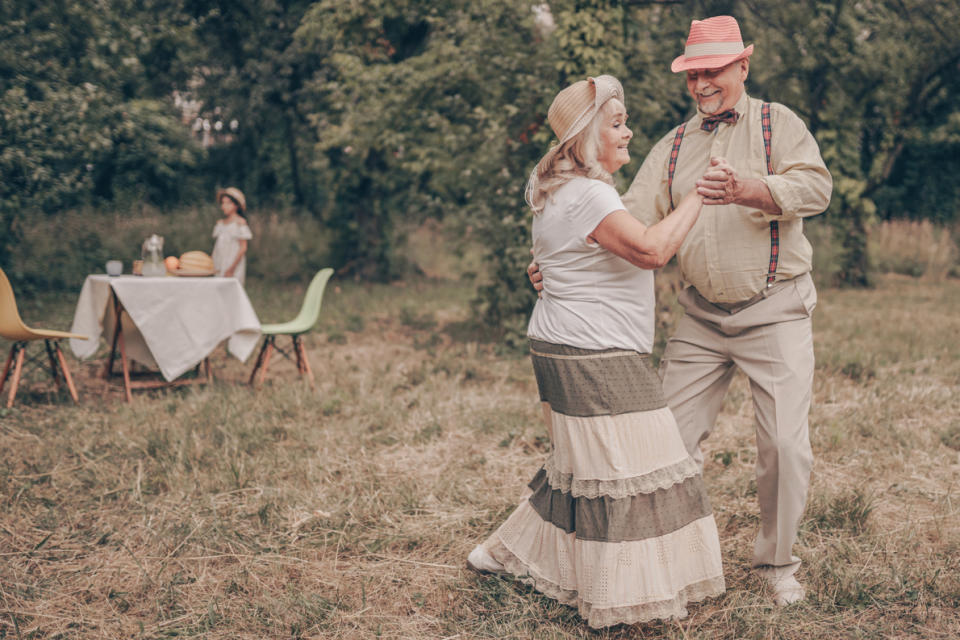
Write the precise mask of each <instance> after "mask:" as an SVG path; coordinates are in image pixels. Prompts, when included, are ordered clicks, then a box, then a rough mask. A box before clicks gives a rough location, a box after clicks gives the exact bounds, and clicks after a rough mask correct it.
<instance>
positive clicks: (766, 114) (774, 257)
mask: <svg viewBox="0 0 960 640" xmlns="http://www.w3.org/2000/svg"><path fill="white" fill-rule="evenodd" d="M686 128H687V123H686V122H684V123H683V124H682V125H680V127H679V128H678V129H677V134H676V135H675V136H674V137H673V148H672V149H670V162H669V164H667V192H668V194H669V195H670V208H671V210H672V209H673V206H674V204H673V174H674V172H675V171H676V170H677V156H678V155H679V154H680V143H681V142H683V131H684V129H686ZM760 128H761V130H762V131H763V151H764V154H765V155H766V157H767V175H773V152H772V151H771V149H770V140H771V138H772V137H773V127H772V126H771V125H770V103H769V102H764V103H763V106H761V107H760ZM779 259H780V223H778V222H777V221H776V220H771V221H770V266H769V269H768V270H767V286H770V285H771V284H773V281H774V280H775V279H776V277H777V264H778V262H779Z"/></svg>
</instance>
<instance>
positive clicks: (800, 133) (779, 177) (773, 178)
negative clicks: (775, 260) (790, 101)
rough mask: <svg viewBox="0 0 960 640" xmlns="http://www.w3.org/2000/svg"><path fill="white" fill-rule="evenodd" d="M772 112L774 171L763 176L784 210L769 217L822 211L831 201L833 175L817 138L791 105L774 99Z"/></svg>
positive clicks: (794, 216)
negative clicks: (784, 104)
mask: <svg viewBox="0 0 960 640" xmlns="http://www.w3.org/2000/svg"><path fill="white" fill-rule="evenodd" d="M771 112H772V113H771V125H772V129H773V141H772V145H771V146H772V150H773V170H774V173H773V175H769V176H764V177H763V178H762V180H763V181H764V183H766V185H767V188H768V189H770V194H771V195H772V196H773V200H774V202H776V203H777V206H779V207H780V209H781V213H779V214H776V215H768V216H767V217H768V218H770V219H772V220H776V219H781V220H783V219H790V218H805V217H808V216H815V215H817V214H818V213H823V211H825V210H826V208H827V206H828V205H829V204H830V195H831V193H832V192H833V178H831V176H830V172H829V171H828V170H827V165H826V164H825V163H824V162H823V157H822V156H821V155H820V147H819V146H818V145H817V141H816V140H815V139H814V137H813V135H812V134H811V133H810V131H809V130H808V129H807V126H806V125H805V124H804V123H803V120H801V119H800V118H799V117H798V116H797V115H796V114H794V113H793V112H792V111H790V110H789V109H788V108H786V107H784V106H783V105H781V104H777V103H774V104H773V108H772V109H771Z"/></svg>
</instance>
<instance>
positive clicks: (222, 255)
mask: <svg viewBox="0 0 960 640" xmlns="http://www.w3.org/2000/svg"><path fill="white" fill-rule="evenodd" d="M217 201H218V202H219V203H220V210H221V211H223V220H218V221H217V224H216V225H214V227H213V237H214V244H213V256H212V257H213V268H214V269H215V270H216V272H217V275H218V276H224V277H227V278H230V277H233V278H236V279H237V280H239V281H240V284H243V282H244V280H245V279H246V275H247V241H248V240H250V238H252V237H253V234H251V233H250V227H249V226H248V225H247V219H246V216H247V199H246V198H245V197H244V196H243V192H242V191H240V189H237V188H236V187H228V188H226V189H221V190H219V191H218V192H217Z"/></svg>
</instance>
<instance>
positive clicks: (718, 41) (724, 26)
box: [670, 16, 753, 73]
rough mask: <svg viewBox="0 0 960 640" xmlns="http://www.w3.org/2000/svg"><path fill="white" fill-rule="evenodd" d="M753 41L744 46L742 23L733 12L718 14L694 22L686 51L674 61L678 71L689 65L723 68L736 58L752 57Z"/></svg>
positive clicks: (698, 67) (690, 66)
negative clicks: (729, 14)
mask: <svg viewBox="0 0 960 640" xmlns="http://www.w3.org/2000/svg"><path fill="white" fill-rule="evenodd" d="M752 53H753V45H752V44H751V45H750V46H749V47H744V46H743V37H742V36H741V35H740V25H738V24H737V19H736V18H734V17H733V16H715V17H713V18H707V19H706V20H694V21H693V22H691V23H690V34H689V35H688V36H687V46H686V49H685V50H684V52H683V55H681V56H677V57H676V59H675V60H674V61H673V63H672V64H671V65H670V70H671V71H673V72H674V73H677V72H679V71H687V70H688V69H719V68H720V67H725V66H727V65H728V64H730V63H731V62H734V61H735V60H740V59H742V58H749V57H750V55H751V54H752Z"/></svg>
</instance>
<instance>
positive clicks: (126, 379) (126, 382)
mask: <svg viewBox="0 0 960 640" xmlns="http://www.w3.org/2000/svg"><path fill="white" fill-rule="evenodd" d="M119 321H120V318H117V322H118V323H119ZM119 330H120V329H119V324H118V326H117V331H119ZM120 333H121V335H120V338H119V339H118V340H117V342H119V343H120V364H121V365H123V391H124V393H125V394H126V396H127V402H133V393H131V391H130V363H129V362H128V361H127V343H126V341H125V340H124V339H123V335H122V332H120ZM114 337H116V336H114Z"/></svg>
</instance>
